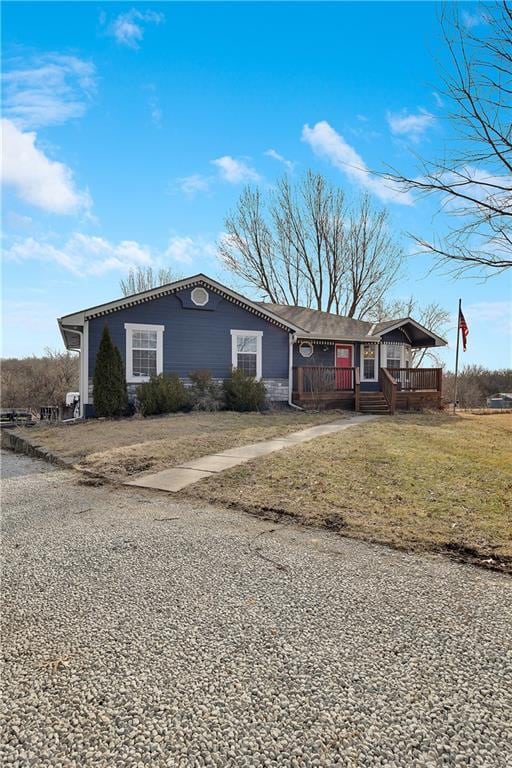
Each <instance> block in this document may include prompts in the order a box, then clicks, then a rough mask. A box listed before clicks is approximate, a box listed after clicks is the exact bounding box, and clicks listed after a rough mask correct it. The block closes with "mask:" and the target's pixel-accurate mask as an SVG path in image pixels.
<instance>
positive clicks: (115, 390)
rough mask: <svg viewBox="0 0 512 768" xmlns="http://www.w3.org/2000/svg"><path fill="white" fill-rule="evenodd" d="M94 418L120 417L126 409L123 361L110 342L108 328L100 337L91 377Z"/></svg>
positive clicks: (104, 329) (106, 327)
mask: <svg viewBox="0 0 512 768" xmlns="http://www.w3.org/2000/svg"><path fill="white" fill-rule="evenodd" d="M93 386H94V412H95V414H96V416H108V417H112V416H122V414H123V413H125V411H126V409H127V407H128V396H127V394H126V376H125V373H124V365H123V359H122V357H121V353H120V352H119V350H118V348H117V347H116V345H115V344H114V343H113V342H112V339H111V337H110V332H109V330H108V326H107V325H105V327H104V328H103V333H102V335H101V341H100V346H99V349H98V354H97V355H96V365H95V368H94V376H93Z"/></svg>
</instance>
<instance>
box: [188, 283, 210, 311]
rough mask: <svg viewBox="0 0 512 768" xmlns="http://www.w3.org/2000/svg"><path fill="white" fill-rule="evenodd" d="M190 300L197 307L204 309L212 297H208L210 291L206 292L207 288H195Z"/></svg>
mask: <svg viewBox="0 0 512 768" xmlns="http://www.w3.org/2000/svg"><path fill="white" fill-rule="evenodd" d="M190 298H191V299H192V301H193V302H194V304H195V305H196V307H204V305H205V304H208V299H209V298H210V297H209V296H208V291H207V290H205V288H194V290H193V291H192V293H191V294H190Z"/></svg>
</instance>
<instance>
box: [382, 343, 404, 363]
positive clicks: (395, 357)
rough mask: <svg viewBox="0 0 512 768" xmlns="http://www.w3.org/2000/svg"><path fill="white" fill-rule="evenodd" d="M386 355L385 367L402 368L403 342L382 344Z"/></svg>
mask: <svg viewBox="0 0 512 768" xmlns="http://www.w3.org/2000/svg"><path fill="white" fill-rule="evenodd" d="M384 352H385V356H386V368H404V365H403V353H404V345H403V344H384Z"/></svg>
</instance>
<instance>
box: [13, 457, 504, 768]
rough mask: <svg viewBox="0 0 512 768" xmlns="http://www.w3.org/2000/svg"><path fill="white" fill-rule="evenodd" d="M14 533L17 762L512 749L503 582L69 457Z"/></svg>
mask: <svg viewBox="0 0 512 768" xmlns="http://www.w3.org/2000/svg"><path fill="white" fill-rule="evenodd" d="M175 518H176V519H175ZM3 527H4V539H3V543H4V563H5V565H4V583H3V595H4V610H3V620H4V629H3V637H4V673H3V689H2V693H3V699H4V702H3V704H4V712H5V713H6V714H4V715H3V716H2V721H1V725H2V730H3V734H0V736H1V737H2V738H1V739H0V742H1V743H2V744H3V746H2V747H0V751H1V752H2V753H3V763H4V764H5V765H9V766H20V768H21V766H23V768H25V766H37V768H45V767H46V766H55V768H57V766H59V767H61V768H64V767H69V766H77V767H78V766H80V768H83V767H86V768H87V767H88V766H102V767H103V768H117V767H118V766H119V768H121V767H122V768H130V767H132V766H137V767H139V768H144V767H145V766H152V767H153V766H157V767H159V766H183V768H189V767H190V768H193V767H194V766H207V765H208V766H233V767H235V766H236V768H238V767H240V768H244V767H245V766H247V768H249V766H250V767H251V768H252V766H279V767H280V768H287V767H288V766H290V767H291V766H296V767H299V766H308V767H309V766H318V767H320V766H336V765H338V766H343V767H344V768H345V767H347V766H354V767H356V766H357V768H359V767H360V766H387V767H388V768H393V766H407V767H408V768H411V767H413V768H414V767H416V766H418V767H419V766H423V767H426V766H485V768H499V767H501V766H503V768H504V767H505V766H510V765H511V760H512V751H511V747H510V741H509V739H510V731H509V728H510V721H511V692H512V669H511V667H512V651H511V648H510V639H511V636H512V632H511V630H512V622H511V601H510V597H511V589H510V585H511V582H510V580H509V579H508V578H507V577H505V576H502V575H499V574H494V573H491V572H486V571H483V570H478V569H476V568H472V567H470V566H464V565H459V564H456V563H453V562H450V561H448V560H445V559H442V558H440V557H434V556H416V555H415V556H413V555H407V554H400V553H397V552H393V551H392V550H388V549H386V548H383V547H378V546H370V545H365V544H362V543H358V542H353V541H349V540H344V539H342V538H340V537H339V536H337V535H335V534H331V533H329V532H318V531H315V530H313V529H305V528H302V529H301V528H299V527H295V526H293V525H274V524H272V523H269V522H265V521H262V520H257V519H254V518H251V517H249V516H245V515H242V514H237V513H235V512H228V511H223V510H217V509H213V508H205V507H204V506H201V505H199V504H198V505H192V504H184V503H180V502H176V501H175V500H171V499H169V498H168V497H166V496H163V495H158V494H156V493H154V494H152V493H151V492H150V491H141V490H133V489H128V488H124V489H119V490H115V489H112V488H109V487H99V488H95V487H86V486H83V485H80V484H79V483H78V479H77V476H76V475H74V474H73V473H71V472H63V471H61V470H56V471H52V472H47V473H42V472H41V473H39V472H38V473H35V474H27V475H23V476H20V477H14V478H12V479H6V480H4V481H3ZM272 529H275V530H272Z"/></svg>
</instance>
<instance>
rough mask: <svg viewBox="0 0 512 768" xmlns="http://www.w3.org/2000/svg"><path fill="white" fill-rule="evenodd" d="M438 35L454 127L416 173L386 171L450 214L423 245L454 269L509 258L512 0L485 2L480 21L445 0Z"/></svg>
mask: <svg viewBox="0 0 512 768" xmlns="http://www.w3.org/2000/svg"><path fill="white" fill-rule="evenodd" d="M448 5H449V7H448V8H447V9H446V11H445V13H444V16H443V19H442V26H443V35H444V40H445V43H446V46H447V48H448V51H449V54H450V59H449V60H450V69H449V71H448V72H447V73H446V74H445V75H444V93H443V95H444V97H445V99H446V101H447V102H448V104H449V105H450V106H449V109H450V112H449V114H448V118H449V121H450V123H451V125H452V127H453V130H454V135H453V137H451V141H450V142H449V143H447V151H446V154H445V156H444V157H441V158H440V159H436V160H433V161H429V160H425V159H420V168H419V173H418V174H417V175H415V176H414V177H409V176H404V175H401V174H400V173H391V174H388V175H387V178H388V179H389V180H391V181H392V182H393V183H395V184H396V183H398V184H399V185H400V186H401V187H402V189H404V190H409V191H410V190H412V191H416V192H418V193H420V194H424V195H428V196H433V197H434V198H435V199H437V200H438V201H439V206H440V209H441V210H445V211H448V213H449V214H450V215H451V217H452V221H453V222H454V223H453V224H452V225H451V227H450V229H449V232H448V234H447V235H446V236H445V237H443V238H441V239H440V238H435V239H433V240H432V241H428V240H425V239H424V238H421V237H417V236H414V235H413V238H414V239H415V241H416V243H417V244H418V246H419V247H420V249H421V250H426V251H427V252H429V253H431V254H433V255H434V256H435V257H436V260H437V263H438V264H440V265H445V266H449V267H450V268H451V269H452V270H453V271H454V272H455V273H456V274H461V273H463V272H464V271H466V270H468V269H473V270H474V269H476V270H478V271H479V272H480V273H482V274H486V275H489V274H490V273H492V272H495V271H500V270H504V269H507V268H509V267H511V266H512V128H511V124H512V5H511V4H510V2H508V1H507V0H505V2H500V3H489V4H487V3H486V4H485V5H483V6H482V10H481V21H482V23H481V24H478V25H476V26H474V27H471V26H470V25H467V23H466V24H465V23H464V18H463V17H461V16H460V15H459V11H458V10H457V8H456V4H448Z"/></svg>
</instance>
